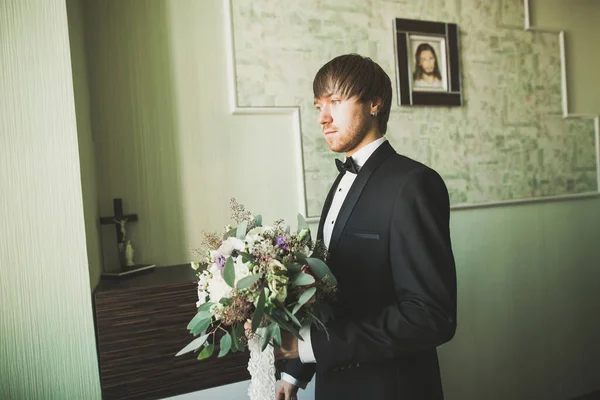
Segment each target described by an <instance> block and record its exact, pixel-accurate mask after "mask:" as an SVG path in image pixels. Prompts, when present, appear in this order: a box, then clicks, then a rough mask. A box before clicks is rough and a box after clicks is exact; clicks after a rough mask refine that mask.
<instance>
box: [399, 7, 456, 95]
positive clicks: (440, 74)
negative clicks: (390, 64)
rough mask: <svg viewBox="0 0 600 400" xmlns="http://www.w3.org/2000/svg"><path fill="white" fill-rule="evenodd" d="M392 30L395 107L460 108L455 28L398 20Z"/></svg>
mask: <svg viewBox="0 0 600 400" xmlns="http://www.w3.org/2000/svg"><path fill="white" fill-rule="evenodd" d="M394 26H395V45H396V46H395V47H396V48H395V53H396V76H397V84H398V104H399V105H401V106H419V105H423V106H460V105H462V93H461V82H460V67H459V53H458V27H457V25H456V24H446V23H443V22H431V21H420V20H410V19H401V18H397V19H396V20H395V21H394Z"/></svg>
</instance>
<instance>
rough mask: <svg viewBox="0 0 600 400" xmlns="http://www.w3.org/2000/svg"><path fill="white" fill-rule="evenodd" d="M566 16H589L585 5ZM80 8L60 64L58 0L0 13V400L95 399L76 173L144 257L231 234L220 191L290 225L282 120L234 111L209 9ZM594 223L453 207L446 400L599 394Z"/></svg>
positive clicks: (291, 192)
mask: <svg viewBox="0 0 600 400" xmlns="http://www.w3.org/2000/svg"><path fill="white" fill-rule="evenodd" d="M581 4H584V5H583V6H582V7H590V9H589V10H588V11H587V12H583V13H582V15H583V16H584V17H585V15H588V16H589V18H593V16H594V15H597V14H594V13H595V12H596V10H597V8H596V7H597V5H596V3H593V2H582V3H581ZM82 5H83V10H81V11H82V13H83V14H82V15H83V17H84V18H83V21H84V24H83V26H84V27H85V29H84V31H85V38H86V40H85V52H86V55H85V57H84V56H83V55H82V54H81V43H79V44H77V39H78V38H79V39H80V38H81V36H80V35H81V30H80V29H82V27H81V25H78V27H77V25H76V24H78V23H80V22H77V20H76V19H75V20H74V21H73V20H71V53H72V54H73V55H72V57H73V67H71V56H70V54H69V37H68V32H67V14H66V5H65V2H64V1H59V0H48V1H44V2H41V1H34V0H28V1H24V0H21V1H17V0H5V1H2V2H0V41H1V42H0V43H1V44H2V47H1V49H2V52H3V54H2V57H0V67H1V68H0V69H1V70H2V75H0V92H1V93H3V96H4V97H3V98H4V99H8V101H6V102H2V103H0V128H1V133H2V135H1V136H0V152H1V153H0V154H1V155H2V157H0V167H1V168H0V187H1V189H2V193H3V196H2V197H1V198H0V220H2V221H3V222H4V227H5V229H4V230H2V232H1V233H0V257H1V259H0V260H1V263H0V268H1V273H2V276H3V279H2V280H0V289H1V290H0V334H1V337H2V341H1V342H0V356H1V357H0V398H8V399H13V398H14V399H30V398H35V399H38V398H39V399H45V398H51V399H54V398H56V399H94V398H99V393H100V392H99V380H98V371H97V361H96V354H95V342H94V332H93V324H92V310H91V293H90V282H91V283H92V285H93V284H94V280H95V279H97V278H93V276H94V274H96V276H97V272H95V271H96V270H95V269H94V267H93V264H94V263H95V262H96V261H95V260H97V259H98V255H93V254H92V253H93V249H92V250H90V249H91V248H92V247H93V245H90V238H91V242H92V243H93V242H94V240H95V239H94V233H93V230H94V229H98V228H97V227H95V226H94V225H95V224H94V223H93V222H90V221H92V219H94V220H95V218H96V217H95V216H93V217H90V218H89V219H88V215H91V214H93V212H90V211H89V210H93V207H94V206H93V203H94V201H93V195H91V193H92V191H93V189H90V188H89V187H88V189H85V186H86V184H89V181H88V180H87V179H86V178H85V177H86V176H87V177H93V176H97V187H96V190H97V196H98V201H99V207H100V210H101V212H102V213H104V212H110V211H112V209H111V204H110V200H111V199H112V198H113V197H124V199H125V207H126V211H129V212H136V213H138V214H140V216H141V218H140V222H139V223H138V224H137V231H136V225H133V226H132V228H131V230H132V235H135V238H136V240H137V243H136V246H137V248H138V250H139V253H137V254H139V255H140V259H139V261H141V262H157V263H161V264H169V263H178V262H182V261H185V260H187V259H189V258H190V256H191V255H190V254H189V253H188V251H187V249H188V248H190V247H193V246H194V245H195V244H197V243H198V242H199V240H200V235H201V233H202V231H203V230H220V229H222V226H223V224H224V223H226V222H227V215H228V210H227V206H228V200H229V198H230V197H232V196H235V197H236V198H237V199H238V200H239V201H240V202H242V203H244V204H246V205H247V206H248V207H249V208H251V209H252V210H254V211H256V212H261V213H263V215H264V216H265V220H266V221H269V220H273V219H275V218H277V217H284V218H286V219H287V220H289V221H294V220H295V214H296V212H297V210H298V209H299V204H298V197H299V196H298V195H299V194H298V193H297V189H296V188H297V187H298V185H297V182H296V179H297V176H298V174H297V172H298V165H296V163H295V161H294V154H295V151H296V149H295V145H296V143H295V141H294V132H293V128H292V127H293V123H294V118H295V117H294V116H293V115H290V114H279V115H271V114H264V115H232V112H231V108H230V97H229V90H230V84H231V82H230V79H229V76H228V70H227V66H228V64H227V62H226V60H227V57H228V53H227V51H226V49H227V41H226V35H225V32H226V31H225V21H226V13H225V8H224V2H221V1H216V0H215V1H210V2H199V1H195V0H177V1H174V0H173V1H168V0H137V1H131V0H128V1H107V0H103V1H101V0H99V1H95V2H85V3H83V4H82ZM68 6H69V12H70V13H72V12H73V10H76V9H77V7H78V3H73V2H68ZM551 7H555V6H551ZM556 7H558V6H556ZM586 10H587V9H586ZM556 12H557V13H558V11H556ZM72 15H76V14H72ZM534 15H535V13H534ZM584 22H585V21H584ZM582 23H583V22H582ZM586 23H587V22H586ZM73 24H75V25H73ZM74 32H77V34H76V35H75V37H74V36H73V33H74ZM582 57H583V56H582ZM83 58H87V60H88V69H87V72H85V71H82V70H81V69H80V68H81V65H82V63H85V61H84V60H83ZM71 68H72V70H71ZM71 74H73V78H72V77H71ZM85 75H87V83H88V86H89V96H90V98H89V104H90V116H89V121H90V123H91V131H92V139H91V140H89V138H86V136H85V135H86V134H85V131H86V129H87V128H86V120H87V119H88V117H86V116H85V113H86V111H85V103H86V94H85V92H86V88H85V85H82V82H83V81H85V79H86V78H84V76H85ZM72 79H74V80H75V93H74V90H73V82H72ZM599 85H600V84H599V82H598V81H597V79H596V80H593V79H592V80H591V81H588V82H587V85H584V86H582V87H584V88H588V89H587V90H589V91H590V92H593V93H598V92H600V90H599ZM583 90H584V92H585V89H583ZM75 105H77V122H76V116H75ZM81 107H83V108H81ZM572 111H575V112H583V111H581V110H577V109H575V110H572ZM82 124H83V125H82ZM77 130H78V131H79V138H78V136H77ZM82 135H83V136H82ZM86 140H87V143H83V142H85V141H86ZM92 143H93V144H92ZM92 146H93V148H94V153H95V161H94V162H95V168H96V170H97V173H94V172H93V165H92V167H90V166H89V163H90V161H89V160H90V159H91V158H92V157H91V155H89V151H90V150H89V149H90V147H92ZM86 149H87V150H86ZM86 152H88V153H87V155H86ZM80 157H81V160H80ZM91 164H94V163H91ZM80 165H81V166H80ZM86 165H87V166H86ZM80 169H81V171H80ZM90 179H91V178H90ZM82 180H83V183H82ZM91 186H92V187H93V186H94V185H91ZM82 193H83V195H82ZM86 199H87V200H86ZM88 213H90V214H88ZM86 220H87V221H88V222H87V223H86ZM599 222H600V200H599V199H586V200H571V201H560V202H548V203H537V204H525V205H512V206H503V207H493V208H480V209H472V210H462V211H454V212H453V213H452V221H451V223H452V239H453V247H454V250H455V255H456V259H457V268H458V278H459V321H458V322H459V327H458V331H457V335H456V337H455V339H454V340H453V341H452V342H450V343H449V344H447V345H445V346H443V347H442V348H441V349H440V354H441V364H442V370H443V378H444V384H445V387H446V393H447V398H448V399H461V400H462V399H477V400H479V399H531V398H544V399H557V400H558V399H567V398H571V397H574V396H575V395H579V394H583V393H586V392H589V391H591V390H593V389H598V388H599V387H598V383H597V382H600V372H599V371H600V361H599V360H600V345H599V342H598V340H597V338H598V337H600V321H598V319H596V318H594V315H595V314H594V312H595V309H594V308H593V307H594V306H595V305H596V304H598V303H599V302H600V295H599V294H597V293H598V292H597V291H596V288H597V282H599V281H600V271H599V269H598V265H599V262H598V257H597V255H596V248H597V246H596V242H597V238H598V237H600V223H599ZM313 228H314V226H313ZM86 231H87V234H88V235H87V239H88V241H87V242H86V236H84V234H85V232H86ZM90 231H91V232H90ZM111 231H112V230H111ZM111 233H112V232H111ZM113 239H114V238H113ZM86 249H87V251H86ZM215 391H216V392H218V393H221V394H223V395H225V394H226V395H227V396H228V397H230V398H244V391H245V389H244V387H243V385H235V386H233V385H232V386H228V387H224V388H222V389H214V390H213V391H211V395H212V394H214V393H216V392H215ZM303 394H304V395H305V396H303V398H304V399H310V398H312V397H311V396H312V394H311V393H310V392H304V393H303Z"/></svg>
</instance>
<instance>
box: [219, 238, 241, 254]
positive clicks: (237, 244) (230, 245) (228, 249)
mask: <svg viewBox="0 0 600 400" xmlns="http://www.w3.org/2000/svg"><path fill="white" fill-rule="evenodd" d="M244 248H245V245H244V242H243V241H241V240H240V239H238V238H235V237H229V238H227V240H226V241H224V242H223V244H221V247H219V250H218V252H219V253H220V254H223V256H224V257H225V258H227V257H229V256H230V255H231V253H233V251H234V250H237V251H242V250H244Z"/></svg>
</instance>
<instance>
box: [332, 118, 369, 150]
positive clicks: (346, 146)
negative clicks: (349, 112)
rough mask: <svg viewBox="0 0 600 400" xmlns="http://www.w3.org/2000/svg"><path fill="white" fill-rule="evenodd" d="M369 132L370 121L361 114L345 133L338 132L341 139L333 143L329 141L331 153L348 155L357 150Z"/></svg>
mask: <svg viewBox="0 0 600 400" xmlns="http://www.w3.org/2000/svg"><path fill="white" fill-rule="evenodd" d="M368 132H369V124H368V120H367V119H366V117H365V116H364V115H363V114H360V116H359V117H358V118H357V119H356V120H354V121H352V123H351V124H350V125H349V126H348V128H346V129H345V130H344V132H343V133H340V132H339V131H338V132H337V133H338V134H340V137H339V138H337V139H334V140H333V141H332V142H331V141H329V140H327V144H328V145H329V148H330V149H331V151H333V152H335V153H347V152H349V151H351V150H353V149H355V148H356V147H357V146H358V145H359V144H360V143H361V142H362V141H363V139H364V138H365V136H367V133H368Z"/></svg>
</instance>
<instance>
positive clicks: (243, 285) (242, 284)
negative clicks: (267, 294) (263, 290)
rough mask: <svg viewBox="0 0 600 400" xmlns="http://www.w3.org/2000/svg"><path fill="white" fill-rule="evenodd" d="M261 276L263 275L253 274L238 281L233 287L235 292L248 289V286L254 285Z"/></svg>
mask: <svg viewBox="0 0 600 400" xmlns="http://www.w3.org/2000/svg"><path fill="white" fill-rule="evenodd" d="M262 276H263V274H254V275H250V276H246V277H244V278H242V279H240V280H239V281H238V283H237V285H235V287H236V288H237V290H242V289H248V288H249V287H250V286H252V285H254V284H255V283H256V282H258V280H259V279H260V278H261V277H262Z"/></svg>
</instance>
